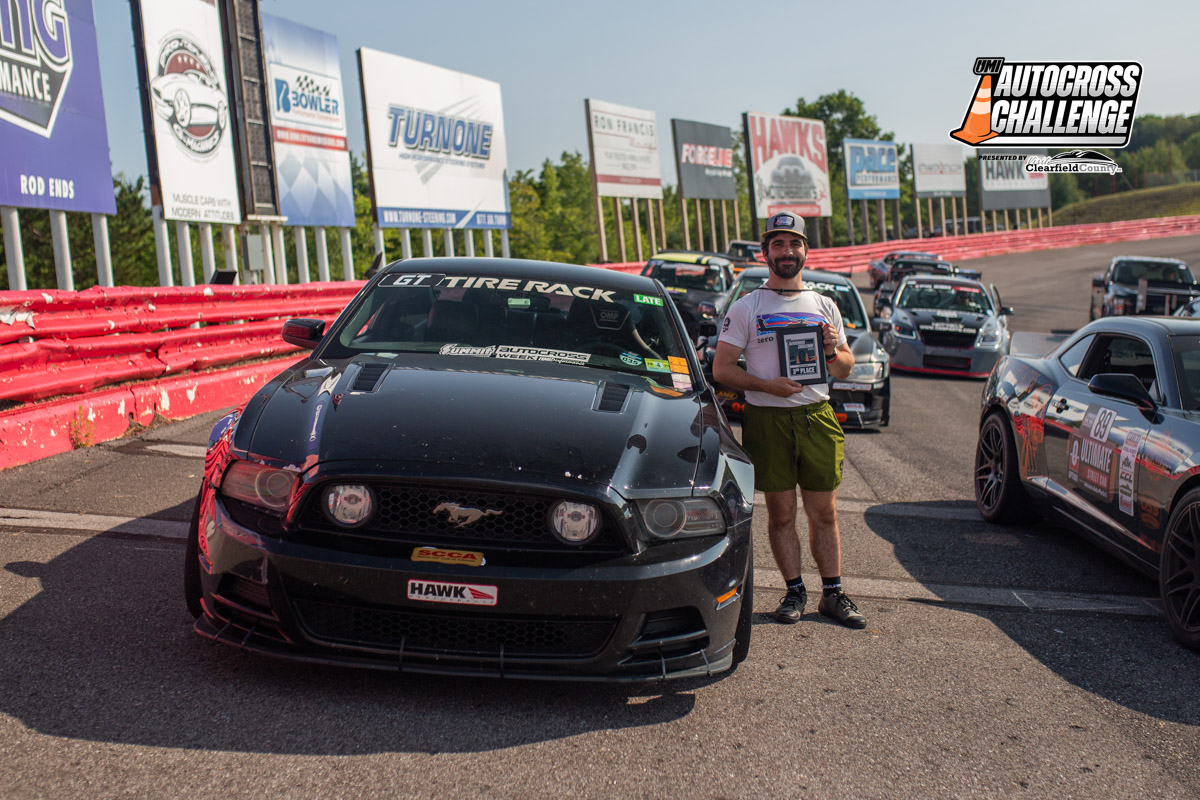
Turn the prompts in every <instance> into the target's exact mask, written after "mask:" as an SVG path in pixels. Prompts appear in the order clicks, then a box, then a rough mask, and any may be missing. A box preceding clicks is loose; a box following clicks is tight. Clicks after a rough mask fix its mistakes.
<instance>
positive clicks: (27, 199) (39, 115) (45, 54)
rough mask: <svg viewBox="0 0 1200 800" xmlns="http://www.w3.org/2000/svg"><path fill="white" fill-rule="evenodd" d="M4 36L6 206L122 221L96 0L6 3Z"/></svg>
mask: <svg viewBox="0 0 1200 800" xmlns="http://www.w3.org/2000/svg"><path fill="white" fill-rule="evenodd" d="M0 33H2V34H3V35H0V150H2V151H3V155H2V156H0V173H2V174H3V178H2V179H0V206H17V207H22V208H50V209H56V210H59V211H90V212H93V213H102V214H115V213H116V211H117V206H116V201H115V200H114V199H113V182H112V169H111V167H110V163H111V162H110V161H109V155H108V132H107V129H106V128H105V126H104V98H103V97H102V96H101V93H100V62H99V58H98V56H97V54H96V23H95V19H94V18H93V16H92V0H53V2H52V1H51V0H4V2H3V3H0Z"/></svg>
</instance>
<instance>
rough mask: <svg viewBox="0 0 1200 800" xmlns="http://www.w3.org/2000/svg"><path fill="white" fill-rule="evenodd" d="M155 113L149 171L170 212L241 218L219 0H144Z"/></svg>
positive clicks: (200, 218)
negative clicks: (217, 1) (216, 1)
mask: <svg viewBox="0 0 1200 800" xmlns="http://www.w3.org/2000/svg"><path fill="white" fill-rule="evenodd" d="M135 7H140V12H141V21H142V26H141V35H142V39H141V45H142V49H143V52H144V53H145V59H146V63H145V67H146V79H147V86H145V87H143V88H144V90H145V92H146V94H145V95H143V97H142V103H143V104H147V108H148V113H147V114H146V115H145V117H146V118H147V119H149V120H152V123H151V132H152V134H153V137H152V138H153V140H154V148H153V151H152V152H151V153H150V162H151V166H150V177H151V181H152V182H153V183H154V184H156V185H157V186H158V189H159V193H160V194H161V196H162V207H163V217H164V218H166V219H178V220H186V221H192V222H216V223H228V224H236V223H239V222H241V220H242V213H241V204H240V202H239V199H238V180H237V160H236V155H235V154H234V149H233V132H232V130H230V120H231V116H230V113H229V81H228V78H227V77H226V75H225V48H224V46H223V44H222V39H221V19H220V15H219V14H218V13H217V5H216V3H215V2H214V0H138V2H136V3H135Z"/></svg>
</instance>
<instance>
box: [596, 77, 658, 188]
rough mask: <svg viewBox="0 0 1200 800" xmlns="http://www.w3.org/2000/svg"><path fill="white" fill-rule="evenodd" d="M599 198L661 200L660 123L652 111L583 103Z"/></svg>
mask: <svg viewBox="0 0 1200 800" xmlns="http://www.w3.org/2000/svg"><path fill="white" fill-rule="evenodd" d="M583 103H584V107H585V108H586V109H587V117H588V144H589V145H590V147H591V151H592V152H591V156H592V165H593V168H594V170H595V175H596V194H597V195H598V196H600V197H649V198H653V199H655V200H661V199H662V171H661V169H660V167H659V161H658V122H657V119H656V117H655V115H654V112H653V111H646V110H645V109H641V108H630V107H629V106H619V105H616V104H615V103H606V102H604V101H603V100H591V99H588V100H584V101H583Z"/></svg>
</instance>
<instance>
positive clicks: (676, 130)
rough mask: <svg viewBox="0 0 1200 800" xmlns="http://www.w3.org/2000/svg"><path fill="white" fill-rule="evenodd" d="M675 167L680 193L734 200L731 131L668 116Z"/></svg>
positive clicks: (690, 195) (691, 197)
mask: <svg viewBox="0 0 1200 800" xmlns="http://www.w3.org/2000/svg"><path fill="white" fill-rule="evenodd" d="M671 134H672V136H673V137H674V139H675V168H676V169H677V170H678V172H679V189H680V196H681V197H686V198H688V199H693V198H695V199H698V200H733V199H734V198H735V197H736V196H737V181H736V180H735V178H734V176H733V132H732V131H730V130H729V128H725V127H722V126H720V125H708V124H706V123H703V122H691V121H689V120H683V119H673V120H671Z"/></svg>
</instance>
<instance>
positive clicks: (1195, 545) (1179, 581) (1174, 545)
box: [1158, 489, 1200, 650]
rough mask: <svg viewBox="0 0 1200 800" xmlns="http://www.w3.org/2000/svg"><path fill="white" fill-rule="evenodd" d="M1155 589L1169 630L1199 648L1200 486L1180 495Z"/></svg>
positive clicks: (1191, 645)
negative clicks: (1156, 588)
mask: <svg viewBox="0 0 1200 800" xmlns="http://www.w3.org/2000/svg"><path fill="white" fill-rule="evenodd" d="M1158 591H1159V595H1160V596H1161V597H1162V604H1163V612H1164V613H1165V614H1166V615H1167V625H1168V626H1169V627H1170V628H1171V633H1172V634H1173V635H1174V636H1175V638H1176V639H1178V640H1179V641H1180V642H1181V643H1183V645H1184V646H1185V647H1190V648H1192V649H1193V650H1200V489H1193V490H1192V491H1190V492H1188V493H1187V494H1185V495H1184V496H1183V499H1182V500H1180V501H1179V504H1178V505H1176V506H1175V510H1174V511H1173V512H1171V520H1170V521H1169V522H1168V523H1167V533H1166V536H1164V537H1163V547H1162V557H1161V559H1160V560H1159V566H1158Z"/></svg>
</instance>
